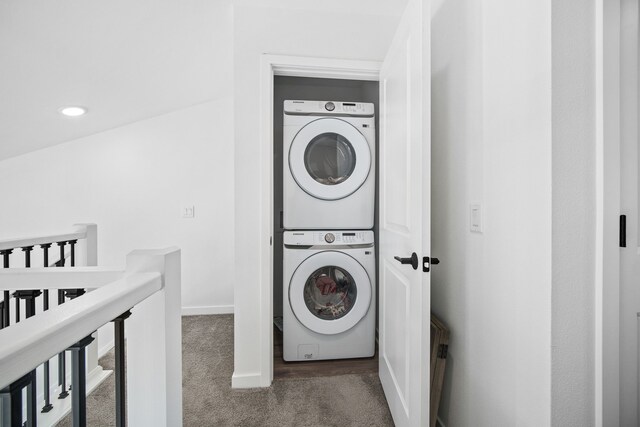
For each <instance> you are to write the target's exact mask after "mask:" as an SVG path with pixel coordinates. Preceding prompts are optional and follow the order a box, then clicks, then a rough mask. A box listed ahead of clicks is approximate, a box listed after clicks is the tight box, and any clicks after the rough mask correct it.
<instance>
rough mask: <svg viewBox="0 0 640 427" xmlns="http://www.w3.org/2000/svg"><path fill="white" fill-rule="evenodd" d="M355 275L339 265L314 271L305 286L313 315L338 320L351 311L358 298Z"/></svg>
mask: <svg viewBox="0 0 640 427" xmlns="http://www.w3.org/2000/svg"><path fill="white" fill-rule="evenodd" d="M357 294H358V291H357V286H356V283H355V280H353V277H352V276H351V275H350V274H349V273H348V272H347V271H345V270H344V269H342V268H340V267H337V266H325V267H321V268H319V269H317V270H316V271H314V272H313V273H312V274H311V276H309V278H308V279H307V282H306V283H305V286H304V301H305V304H306V305H307V308H308V309H309V311H310V312H311V313H313V315H315V316H316V317H318V318H320V319H323V320H336V319H340V318H341V317H344V316H346V315H347V313H349V311H351V309H352V308H353V305H354V304H355V302H356V298H357Z"/></svg>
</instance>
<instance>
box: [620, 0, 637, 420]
mask: <svg viewBox="0 0 640 427" xmlns="http://www.w3.org/2000/svg"><path fill="white" fill-rule="evenodd" d="M620 6H621V13H620V17H621V20H622V21H621V26H620V29H621V32H620V43H621V49H620V83H621V90H620V117H621V120H620V209H621V212H620V213H621V214H623V215H626V224H627V232H626V247H625V248H621V249H620V312H619V313H620V314H619V315H620V425H621V426H631V425H633V426H637V425H639V423H640V414H639V413H638V412H639V411H640V396H639V393H638V387H639V386H640V381H639V378H640V369H639V366H640V358H639V356H640V355H639V351H638V345H639V344H640V340H639V335H640V279H639V278H640V233H639V227H638V225H639V221H640V216H639V215H638V213H639V212H638V211H639V209H638V206H639V202H640V197H639V192H640V185H639V178H640V174H639V170H638V169H639V168H638V164H639V160H640V157H639V152H638V1H637V0H622V1H621V3H620Z"/></svg>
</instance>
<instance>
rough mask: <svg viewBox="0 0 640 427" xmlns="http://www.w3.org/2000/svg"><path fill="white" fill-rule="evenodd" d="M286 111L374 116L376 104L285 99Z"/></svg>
mask: <svg viewBox="0 0 640 427" xmlns="http://www.w3.org/2000/svg"><path fill="white" fill-rule="evenodd" d="M284 113H285V114H298V115H309V116H312V115H313V116H362V117H373V114H374V105H373V104H372V103H370V102H341V101H294V100H287V101H284Z"/></svg>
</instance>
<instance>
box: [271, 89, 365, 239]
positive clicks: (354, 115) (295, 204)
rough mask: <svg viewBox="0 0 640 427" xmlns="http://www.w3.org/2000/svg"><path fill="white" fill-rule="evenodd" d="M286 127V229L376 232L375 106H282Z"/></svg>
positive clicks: (288, 103) (312, 103)
mask: <svg viewBox="0 0 640 427" xmlns="http://www.w3.org/2000/svg"><path fill="white" fill-rule="evenodd" d="M283 126H284V128H283V157H284V159H283V162H282V163H283V169H284V170H283V181H284V183H283V187H284V194H283V205H284V206H283V225H284V228H285V229H287V230H304V229H316V230H320V229H347V230H348V229H358V228H359V229H370V228H373V213H374V203H375V151H376V150H375V118H374V106H373V104H371V103H361V102H337V101H335V102H334V101H284V123H283Z"/></svg>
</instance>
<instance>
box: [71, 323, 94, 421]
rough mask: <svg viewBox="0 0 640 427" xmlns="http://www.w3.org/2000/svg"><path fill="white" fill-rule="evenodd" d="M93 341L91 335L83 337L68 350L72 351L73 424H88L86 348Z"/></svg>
mask: <svg viewBox="0 0 640 427" xmlns="http://www.w3.org/2000/svg"><path fill="white" fill-rule="evenodd" d="M92 341H93V337H92V336H91V335H89V336H87V337H85V338H83V339H81V340H80V341H78V342H77V343H75V344H74V345H72V346H71V347H69V349H68V350H70V351H71V384H73V388H72V389H71V412H72V413H73V426H74V427H86V425H87V374H86V372H87V367H86V364H87V363H86V358H85V357H86V348H87V346H88V345H89V344H90V343H91V342H92Z"/></svg>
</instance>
